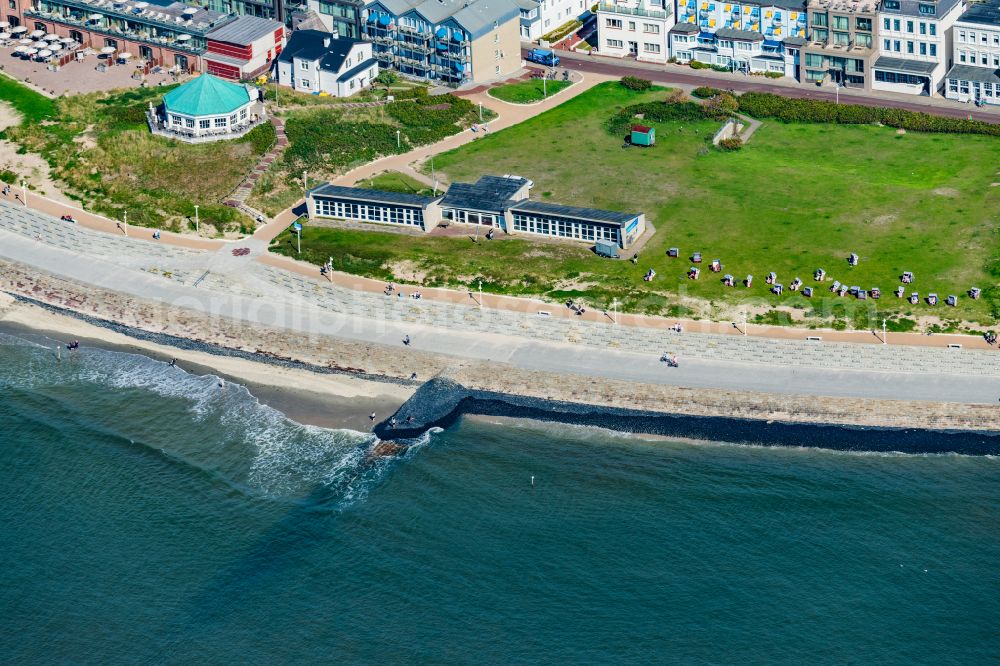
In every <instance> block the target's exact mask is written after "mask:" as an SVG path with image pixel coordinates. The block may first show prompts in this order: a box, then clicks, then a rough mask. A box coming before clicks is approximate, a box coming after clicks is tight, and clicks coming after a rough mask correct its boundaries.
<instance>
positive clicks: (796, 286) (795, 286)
mask: <svg viewBox="0 0 1000 666" xmlns="http://www.w3.org/2000/svg"><path fill="white" fill-rule="evenodd" d="M801 286H802V280H800V279H799V278H795V279H794V280H792V283H791V284H790V285H788V288H789V289H791V290H792V291H798V290H799V287H801Z"/></svg>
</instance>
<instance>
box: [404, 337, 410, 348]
mask: <svg viewBox="0 0 1000 666" xmlns="http://www.w3.org/2000/svg"><path fill="white" fill-rule="evenodd" d="M403 344H404V345H406V346H407V347H409V346H410V336H408V335H406V336H403Z"/></svg>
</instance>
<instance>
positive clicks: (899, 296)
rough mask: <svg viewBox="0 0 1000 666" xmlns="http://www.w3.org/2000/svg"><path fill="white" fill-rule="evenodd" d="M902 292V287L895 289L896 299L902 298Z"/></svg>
mask: <svg viewBox="0 0 1000 666" xmlns="http://www.w3.org/2000/svg"><path fill="white" fill-rule="evenodd" d="M904 291H905V290H904V289H903V287H902V286H899V287H896V298H902V297H903V292H904Z"/></svg>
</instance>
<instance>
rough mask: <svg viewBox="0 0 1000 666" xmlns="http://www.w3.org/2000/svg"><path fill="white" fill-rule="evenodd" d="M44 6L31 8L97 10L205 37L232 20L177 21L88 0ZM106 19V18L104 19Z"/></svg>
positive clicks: (49, 1)
mask: <svg viewBox="0 0 1000 666" xmlns="http://www.w3.org/2000/svg"><path fill="white" fill-rule="evenodd" d="M39 4H40V5H42V6H38V7H36V8H33V9H31V10H30V11H41V12H51V13H53V14H58V15H62V14H61V12H58V11H52V9H66V8H69V9H75V10H77V11H79V12H81V13H82V14H84V15H88V14H91V13H93V12H97V13H98V14H104V15H105V16H107V17H115V18H120V19H123V20H126V21H132V22H133V23H142V24H143V25H149V26H153V27H157V28H164V29H167V30H171V31H176V32H181V33H186V34H191V35H198V36H201V37H204V36H205V34H206V33H208V32H210V31H212V30H214V29H215V28H218V27H219V26H221V25H225V24H226V23H229V22H230V21H232V20H233V19H232V17H230V16H221V17H219V18H218V19H217V20H215V21H211V22H209V23H205V22H202V21H198V22H192V21H185V20H181V21H177V20H170V19H159V18H154V17H153V15H152V13H151V12H149V11H143V13H141V14H136V13H133V11H132V8H131V7H128V6H127V5H122V9H115V6H114V5H113V4H109V3H103V4H97V3H96V2H89V1H88V0H58V1H52V0H45V2H43V3H39ZM45 5H47V6H49V7H51V8H52V9H46V8H45ZM102 20H105V19H102Z"/></svg>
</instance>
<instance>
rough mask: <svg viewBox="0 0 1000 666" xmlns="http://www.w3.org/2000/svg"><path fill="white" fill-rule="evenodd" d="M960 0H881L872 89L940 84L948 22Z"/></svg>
mask: <svg viewBox="0 0 1000 666" xmlns="http://www.w3.org/2000/svg"><path fill="white" fill-rule="evenodd" d="M965 2H966V0H883V2H882V5H881V7H880V8H879V11H878V47H879V51H878V58H877V59H876V60H875V63H874V66H873V68H872V69H873V71H874V76H873V78H872V88H873V89H875V90H888V91H891V92H901V93H910V94H913V95H935V94H938V93H939V92H941V91H942V90H943V89H944V79H945V74H947V72H948V69H949V67H950V66H951V63H950V62H949V60H950V57H951V39H952V35H951V30H952V25H954V23H955V21H957V20H958V18H959V17H960V16H961V15H962V12H963V11H965V7H966V4H965Z"/></svg>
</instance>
